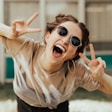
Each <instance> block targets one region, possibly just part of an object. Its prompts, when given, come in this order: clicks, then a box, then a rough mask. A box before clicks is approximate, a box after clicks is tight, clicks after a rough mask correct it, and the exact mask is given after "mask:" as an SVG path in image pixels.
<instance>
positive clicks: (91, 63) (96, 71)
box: [79, 44, 106, 80]
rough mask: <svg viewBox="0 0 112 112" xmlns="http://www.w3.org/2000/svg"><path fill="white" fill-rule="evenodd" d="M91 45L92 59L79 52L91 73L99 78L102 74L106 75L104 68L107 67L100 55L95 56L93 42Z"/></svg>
mask: <svg viewBox="0 0 112 112" xmlns="http://www.w3.org/2000/svg"><path fill="white" fill-rule="evenodd" d="M89 47H90V55H91V60H90V59H88V58H87V57H86V56H85V55H84V54H82V53H79V56H80V57H81V58H82V59H83V60H84V62H85V63H86V64H87V65H88V67H89V71H90V73H91V75H92V76H93V77H94V78H95V79H97V80H99V79H100V78H101V77H102V75H104V68H105V67H106V64H105V61H104V60H102V59H101V58H100V57H99V58H95V51H94V47H93V45H92V44H90V45H89Z"/></svg>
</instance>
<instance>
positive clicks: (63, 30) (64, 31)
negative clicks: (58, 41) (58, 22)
mask: <svg viewBox="0 0 112 112" xmlns="http://www.w3.org/2000/svg"><path fill="white" fill-rule="evenodd" d="M58 34H59V35H61V36H66V35H67V34H68V31H67V29H66V28H65V27H62V26H60V27H59V28H58Z"/></svg>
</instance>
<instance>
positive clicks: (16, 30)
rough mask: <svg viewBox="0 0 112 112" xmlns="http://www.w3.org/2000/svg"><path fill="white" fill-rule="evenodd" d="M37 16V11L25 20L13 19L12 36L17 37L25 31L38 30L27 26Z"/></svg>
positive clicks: (38, 30)
mask: <svg viewBox="0 0 112 112" xmlns="http://www.w3.org/2000/svg"><path fill="white" fill-rule="evenodd" d="M37 16H38V13H34V14H33V15H32V16H31V17H30V18H29V19H28V20H27V21H26V22H25V21H24V20H15V21H13V22H12V36H11V37H12V38H16V37H19V36H21V35H24V34H26V33H33V32H40V31H41V30H40V29H39V28H29V25H30V24H31V23H32V22H33V20H34V19H35V18H36V17H37Z"/></svg>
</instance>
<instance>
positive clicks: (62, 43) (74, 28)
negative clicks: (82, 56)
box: [45, 21, 82, 63]
mask: <svg viewBox="0 0 112 112" xmlns="http://www.w3.org/2000/svg"><path fill="white" fill-rule="evenodd" d="M59 26H61V28H60V27H58V26H57V27H56V28H55V30H53V31H52V32H51V33H46V36H45V41H46V43H47V45H46V52H45V54H46V56H47V57H48V58H49V59H50V61H51V62H52V63H63V62H64V61H66V60H70V59H73V58H74V57H75V56H76V55H77V54H76V51H77V49H78V46H74V45H73V44H72V43H71V40H70V39H71V38H72V36H74V37H77V38H78V39H79V40H80V41H81V40H82V33H81V29H80V27H79V26H78V24H75V23H73V22H71V21H68V22H64V23H61V24H60V25H59ZM63 28H64V31H65V30H66V31H67V34H66V32H64V31H60V29H61V30H62V29H63ZM60 34H61V35H60ZM65 34H66V35H65ZM72 39H73V38H72Z"/></svg>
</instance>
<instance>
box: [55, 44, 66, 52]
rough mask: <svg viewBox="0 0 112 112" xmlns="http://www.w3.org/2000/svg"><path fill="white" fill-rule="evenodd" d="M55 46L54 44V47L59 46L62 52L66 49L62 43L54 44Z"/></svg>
mask: <svg viewBox="0 0 112 112" xmlns="http://www.w3.org/2000/svg"><path fill="white" fill-rule="evenodd" d="M55 46H56V47H59V48H60V49H61V50H62V51H63V52H65V51H66V49H65V47H64V46H62V45H60V44H56V45H55Z"/></svg>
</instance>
